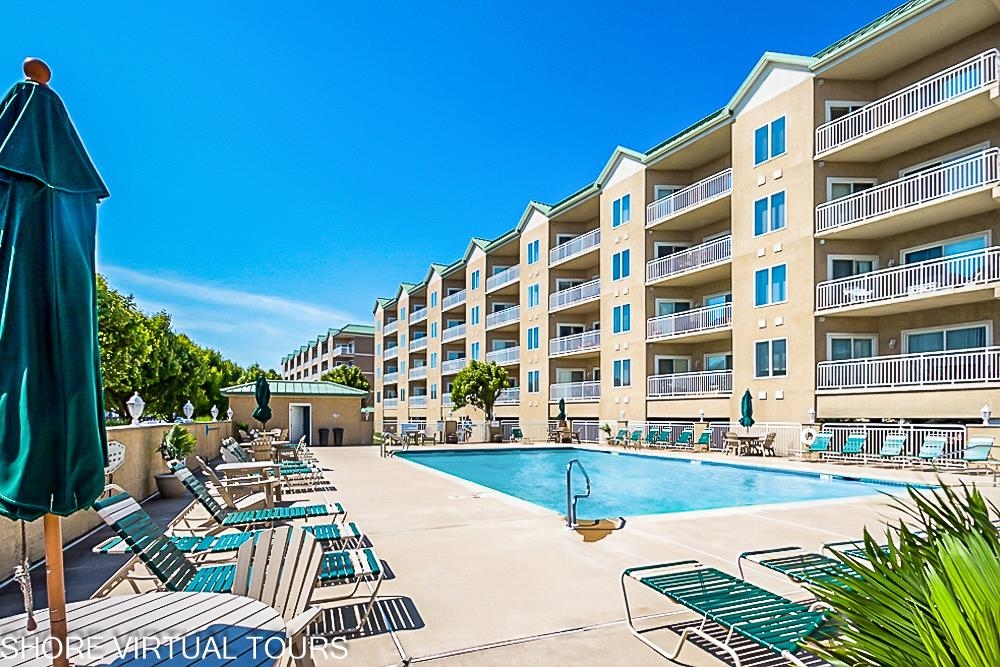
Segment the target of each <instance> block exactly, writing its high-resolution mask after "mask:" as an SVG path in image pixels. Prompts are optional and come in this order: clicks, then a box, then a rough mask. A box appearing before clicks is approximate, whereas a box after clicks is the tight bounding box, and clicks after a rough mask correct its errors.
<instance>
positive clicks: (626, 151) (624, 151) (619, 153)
mask: <svg viewBox="0 0 1000 667" xmlns="http://www.w3.org/2000/svg"><path fill="white" fill-rule="evenodd" d="M626 157H628V158H632V159H633V160H635V161H636V162H639V163H641V162H642V158H643V155H642V153H640V152H639V151H634V150H632V149H631V148H625V147H624V146H615V149H614V150H613V151H611V157H609V158H608V161H607V162H605V163H604V168H603V169H601V173H600V174H598V175H597V180H596V181H595V182H596V183H597V184H598V185H600V186H601V187H602V188H603V187H604V184H605V183H607V181H608V177H609V176H611V172H612V171H614V168H615V166H617V164H618V163H619V162H620V161H621V159H622V158H626Z"/></svg>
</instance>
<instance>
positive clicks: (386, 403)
mask: <svg viewBox="0 0 1000 667" xmlns="http://www.w3.org/2000/svg"><path fill="white" fill-rule="evenodd" d="M382 407H383V408H385V409H386V410H395V409H396V408H398V407H399V399H398V398H396V397H395V396H393V397H391V398H389V397H387V398H383V399H382Z"/></svg>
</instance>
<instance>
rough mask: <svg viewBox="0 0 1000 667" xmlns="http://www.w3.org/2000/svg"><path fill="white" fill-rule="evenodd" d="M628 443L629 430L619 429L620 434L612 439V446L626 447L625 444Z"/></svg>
mask: <svg viewBox="0 0 1000 667" xmlns="http://www.w3.org/2000/svg"><path fill="white" fill-rule="evenodd" d="M627 442H628V429H627V428H620V429H618V433H616V434H615V437H613V438H611V444H612V445H623V446H624V445H625V443H627Z"/></svg>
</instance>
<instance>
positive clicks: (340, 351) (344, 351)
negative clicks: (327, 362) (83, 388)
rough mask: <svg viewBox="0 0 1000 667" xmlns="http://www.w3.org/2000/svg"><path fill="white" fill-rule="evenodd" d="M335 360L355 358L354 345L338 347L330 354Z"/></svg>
mask: <svg viewBox="0 0 1000 667" xmlns="http://www.w3.org/2000/svg"><path fill="white" fill-rule="evenodd" d="M330 356H332V357H333V358H337V357H352V356H354V346H353V345H338V346H337V347H335V348H333V352H331V353H330Z"/></svg>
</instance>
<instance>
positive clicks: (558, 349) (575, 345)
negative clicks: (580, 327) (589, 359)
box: [549, 329, 601, 357]
mask: <svg viewBox="0 0 1000 667" xmlns="http://www.w3.org/2000/svg"><path fill="white" fill-rule="evenodd" d="M600 349H601V330H600V329H593V330H591V331H584V332H582V333H578V334H573V335H571V336H559V337H558V338H551V339H549V356H552V357H563V356H568V355H571V354H582V353H586V352H594V351H596V350H600Z"/></svg>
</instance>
